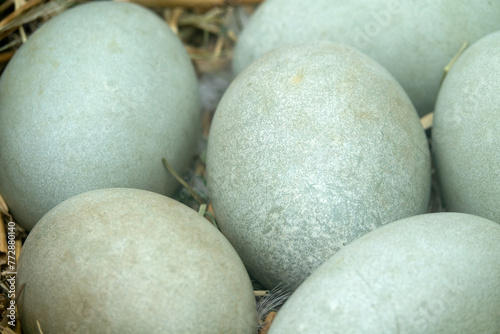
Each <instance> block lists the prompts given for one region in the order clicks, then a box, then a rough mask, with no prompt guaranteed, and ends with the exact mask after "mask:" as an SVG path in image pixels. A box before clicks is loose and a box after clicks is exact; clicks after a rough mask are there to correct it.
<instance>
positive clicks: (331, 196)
mask: <svg viewBox="0 0 500 334" xmlns="http://www.w3.org/2000/svg"><path fill="white" fill-rule="evenodd" d="M207 175H208V178H207V182H208V189H209V193H210V196H211V200H212V203H213V207H214V210H215V214H216V217H217V219H218V222H219V226H220V228H221V230H222V232H223V233H224V234H225V235H226V237H227V238H228V239H229V241H231V243H232V244H233V246H234V247H235V248H236V250H237V251H238V253H239V255H240V256H241V258H242V259H243V262H244V263H245V265H246V266H247V268H248V270H249V271H250V273H251V274H252V275H253V276H255V278H256V279H257V280H258V281H259V282H260V283H262V284H263V285H265V286H266V287H268V288H271V287H273V286H275V285H277V284H280V283H281V284H285V285H288V286H290V287H291V288H294V287H296V286H297V285H298V284H300V283H301V282H302V281H303V280H304V279H306V278H307V277H308V276H309V275H310V273H311V272H312V271H313V270H314V269H316V268H317V267H318V266H319V265H320V264H321V263H323V261H325V260H326V259H328V258H329V257H330V256H332V255H333V254H334V253H335V252H336V251H337V250H338V249H340V248H341V247H342V246H345V245H346V244H348V243H349V242H351V241H353V240H354V239H356V238H358V237H359V236H361V235H363V234H365V233H367V232H369V231H371V230H373V229H375V228H377V227H379V226H381V225H383V224H386V223H390V222H392V221H394V220H398V219H401V218H404V217H408V216H412V215H416V214H420V213H424V212H425V211H426V208H427V203H428V199H429V192H430V154H429V149H428V146H427V140H426V138H425V134H424V131H423V129H422V126H421V125H420V122H419V119H418V117H417V114H416V113H415V109H414V108H413V106H412V104H411V101H410V100H409V98H408V97H407V95H406V94H405V92H404V91H403V89H402V88H401V87H400V86H399V84H398V83H397V82H396V81H395V80H394V78H393V77H392V76H391V75H390V74H389V73H388V72H387V71H386V70H384V69H383V68H382V67H381V66H380V65H379V64H377V63H376V62H375V61H373V60H372V59H370V58H369V57H367V56H366V55H364V54H362V53H361V52H359V51H357V50H356V49H354V48H351V47H348V46H342V45H337V44H332V43H320V42H317V43H311V44H307V45H306V44H304V45H298V46H293V47H284V48H280V49H277V50H274V51H272V52H270V53H268V54H267V55H265V56H264V57H262V58H260V59H259V60H257V61H256V62H255V63H253V64H252V65H251V66H250V67H248V68H247V69H246V70H245V71H243V72H242V73H241V74H240V75H239V76H238V77H237V78H236V79H235V80H234V81H233V83H232V84H231V86H230V87H229V89H228V90H227V91H226V93H225V95H224V97H223V99H222V101H221V102H220V104H219V106H218V108H217V111H216V113H215V116H214V120H213V123H212V127H211V131H210V136H209V141H208V153H207Z"/></svg>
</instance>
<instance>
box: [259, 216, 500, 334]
mask: <svg viewBox="0 0 500 334" xmlns="http://www.w3.org/2000/svg"><path fill="white" fill-rule="evenodd" d="M499 254H500V225H499V224H496V223H494V222H492V221H489V220H487V219H484V218H481V217H477V216H472V215H467V214H461V213H436V214H426V215H420V216H415V217H411V218H406V219H403V220H400V221H398V222H394V223H391V224H388V225H386V226H383V227H381V228H380V229H377V230H375V231H373V232H370V233H369V234H367V235H365V236H363V237H361V238H359V239H358V240H356V241H355V242H353V243H351V244H350V245H348V246H347V247H345V248H343V249H342V250H340V251H339V252H338V253H337V254H335V255H334V256H333V257H332V258H330V259H329V260H328V261H327V262H325V263H324V264H323V265H322V266H321V267H319V268H318V270H316V271H315V272H314V273H313V274H312V275H311V276H310V277H309V278H308V279H307V280H306V281H305V282H304V283H303V284H302V285H301V286H300V287H299V288H298V289H297V291H295V293H294V294H293V295H292V296H291V297H290V299H289V300H288V301H287V302H286V303H285V305H284V306H283V308H282V309H281V310H280V311H279V312H278V315H277V317H276V319H275V320H274V322H273V324H272V326H271V330H270V331H269V334H289V333H297V334H299V333H311V334H312V333H342V334H343V333H410V334H413V333H414V334H420V333H464V334H465V333H478V334H488V333H497V332H498V330H499V329H500V280H499V279H498V278H499V277H500V256H499Z"/></svg>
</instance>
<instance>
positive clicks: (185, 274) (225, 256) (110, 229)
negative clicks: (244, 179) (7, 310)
mask: <svg viewBox="0 0 500 334" xmlns="http://www.w3.org/2000/svg"><path fill="white" fill-rule="evenodd" d="M24 284H25V286H24V289H23V292H22V293H21V294H20V298H19V312H20V316H21V322H22V326H23V331H24V332H25V333H28V334H33V333H36V334H37V333H39V331H38V327H37V326H38V325H37V322H39V323H40V327H41V329H42V331H43V333H60V334H63V333H71V334H73V333H110V334H111V333H117V334H118V333H119V334H126V333H151V334H154V333H186V334H187V333H214V334H215V333H249V334H250V333H255V332H256V307H255V299H254V295H253V290H252V285H251V283H250V279H249V277H248V274H247V272H246V270H245V267H244V266H243V263H242V262H241V260H240V258H239V257H238V255H237V254H236V252H235V250H234V249H233V248H232V247H231V245H230V243H229V242H228V241H227V240H226V239H225V238H224V236H223V235H222V234H221V233H220V232H219V231H218V230H217V229H216V228H215V227H214V226H213V225H211V223H210V222H209V221H207V220H206V219H204V218H203V217H201V216H200V215H198V213H197V212H195V211H193V210H191V209H190V208H188V207H186V206H185V205H183V204H180V203H179V202H176V201H174V200H173V199H170V198H168V197H165V196H162V195H159V194H156V193H152V192H148V191H144V190H137V189H125V188H115V189H101V190H94V191H90V192H87V193H84V194H81V195H78V196H75V197H72V198H70V199H68V200H66V201H64V202H63V203H61V204H59V205H58V206H56V207H55V208H54V209H52V210H51V211H49V212H48V213H47V214H46V215H45V216H44V217H43V218H42V219H41V220H40V222H39V223H38V224H37V225H36V226H35V228H34V229H33V230H32V231H31V233H30V234H29V236H28V238H27V240H26V242H25V244H24V247H23V251H22V254H21V257H20V259H19V267H18V276H17V286H22V285H24Z"/></svg>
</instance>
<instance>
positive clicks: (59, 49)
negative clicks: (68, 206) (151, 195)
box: [0, 2, 200, 229]
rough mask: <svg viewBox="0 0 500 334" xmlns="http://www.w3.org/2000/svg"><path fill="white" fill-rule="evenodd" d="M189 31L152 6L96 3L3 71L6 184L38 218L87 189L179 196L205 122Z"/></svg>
mask: <svg viewBox="0 0 500 334" xmlns="http://www.w3.org/2000/svg"><path fill="white" fill-rule="evenodd" d="M199 111H200V108H199V101H198V91H197V81H196V76H195V73H194V69H193V67H192V64H191V62H190V59H189V57H188V55H187V54H186V52H185V50H184V48H183V46H182V44H181V42H180V41H179V40H178V39H177V37H176V36H175V35H174V34H173V33H172V32H171V31H170V29H169V28H168V26H167V25H166V24H165V23H164V22H163V21H162V20H161V19H160V18H159V17H157V15H155V14H153V13H152V12H150V11H148V10H146V9H144V8H142V7H139V6H137V5H133V4H127V3H117V2H95V3H89V4H84V5H81V6H77V7H76V8H74V9H70V10H68V11H66V12H64V13H62V14H61V15H59V16H57V17H55V18H53V19H51V20H50V21H49V22H48V23H46V24H45V25H43V26H42V27H41V28H40V29H39V30H38V31H36V32H35V33H34V34H33V35H32V36H31V37H30V38H29V39H28V41H27V42H26V43H25V44H24V45H23V47H21V49H20V50H19V51H18V52H17V53H16V55H15V56H14V57H13V59H12V60H11V61H10V63H9V65H8V66H7V68H6V69H5V71H4V73H3V75H2V77H1V79H0V142H1V143H2V145H0V193H1V194H2V195H3V196H4V198H5V200H6V202H7V204H8V205H9V207H10V208H11V210H12V213H13V215H14V217H15V218H16V219H17V221H18V222H19V223H21V225H23V226H24V227H25V228H27V229H31V228H32V227H33V225H34V224H35V223H36V222H37V221H38V220H39V219H40V218H41V217H42V216H43V215H44V214H45V213H46V212H47V211H49V210H50V209H51V208H52V207H54V206H55V205H57V204H58V203H60V202H61V201H63V200H65V199H67V198H69V197H71V196H74V195H76V194H79V193H82V192H85V191H88V190H93V189H99V188H106V187H130V188H139V189H145V190H150V191H154V192H158V193H161V194H165V195H172V194H173V192H174V191H175V189H176V187H177V185H178V183H177V181H176V180H175V179H174V178H173V177H172V176H171V175H170V174H169V173H168V172H167V171H166V170H165V168H164V167H163V165H162V162H161V159H162V158H163V157H165V158H167V160H168V161H169V162H170V164H171V165H173V167H174V168H175V169H176V170H177V171H178V172H180V173H182V172H183V171H184V170H185V169H186V168H187V166H188V165H189V163H190V161H191V158H192V155H193V154H194V149H195V147H196V140H197V135H198V133H199V126H200V114H199Z"/></svg>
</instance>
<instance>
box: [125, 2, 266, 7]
mask: <svg viewBox="0 0 500 334" xmlns="http://www.w3.org/2000/svg"><path fill="white" fill-rule="evenodd" d="M115 1H122V2H135V3H138V4H141V5H143V6H146V7H170V8H173V7H187V8H194V7H199V8H200V7H201V8H203V7H217V6H247V5H256V4H259V3H261V2H263V1H264V0H115Z"/></svg>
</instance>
